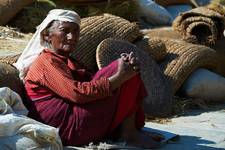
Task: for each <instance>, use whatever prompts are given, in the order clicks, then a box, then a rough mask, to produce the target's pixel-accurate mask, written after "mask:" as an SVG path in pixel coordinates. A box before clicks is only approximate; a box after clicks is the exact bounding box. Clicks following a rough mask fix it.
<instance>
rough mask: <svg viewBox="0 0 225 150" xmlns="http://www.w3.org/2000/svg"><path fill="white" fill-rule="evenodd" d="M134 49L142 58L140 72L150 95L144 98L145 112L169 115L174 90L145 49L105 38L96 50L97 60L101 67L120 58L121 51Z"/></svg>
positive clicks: (155, 114)
mask: <svg viewBox="0 0 225 150" xmlns="http://www.w3.org/2000/svg"><path fill="white" fill-rule="evenodd" d="M131 51H133V52H134V53H136V54H137V56H138V57H139V59H140V74H141V77H142V80H143V82H144V85H145V87H146V90H147V92H148V96H147V97H146V98H145V100H144V109H145V112H146V113H148V114H151V115H154V116H167V115H169V114H170V113H171V110H172V103H173V102H172V91H171V86H170V84H169V82H168V80H167V79H166V78H165V76H164V75H163V73H162V72H161V70H160V68H159V67H158V65H157V64H156V63H155V61H154V60H153V59H152V58H151V57H150V56H148V54H146V53H145V52H144V51H143V50H141V49H139V48H137V47H136V46H135V45H133V44H131V43H129V42H126V41H122V40H113V39H105V40H104V41H102V42H101V43H100V44H99V45H98V47H97V51H96V60H97V64H98V67H99V69H101V68H103V67H104V66H107V65H108V64H110V63H111V62H112V61H113V60H116V59H118V58H120V54H121V53H130V52H131Z"/></svg>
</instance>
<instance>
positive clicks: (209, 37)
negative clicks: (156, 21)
mask: <svg viewBox="0 0 225 150" xmlns="http://www.w3.org/2000/svg"><path fill="white" fill-rule="evenodd" d="M224 25H225V18H224V16H223V15H221V14H219V13H218V12H216V11H213V10H211V9H208V8H207V7H198V8H195V9H192V10H190V11H187V12H184V13H182V14H180V15H179V16H178V17H177V18H176V19H175V20H174V21H173V25H172V26H173V29H174V30H175V31H178V32H180V33H181V34H182V35H183V36H184V39H185V40H187V42H192V43H196V44H197V43H198V44H203V45H212V44H215V43H216V41H217V40H218V39H220V38H221V37H222V33H223V31H224Z"/></svg>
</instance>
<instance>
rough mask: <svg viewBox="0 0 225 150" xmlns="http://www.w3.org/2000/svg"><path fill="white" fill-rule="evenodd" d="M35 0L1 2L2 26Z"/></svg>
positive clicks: (0, 21)
mask: <svg viewBox="0 0 225 150" xmlns="http://www.w3.org/2000/svg"><path fill="white" fill-rule="evenodd" d="M34 1H35V0H1V1H0V25H5V24H6V23H7V22H8V21H9V20H10V19H12V18H13V17H14V16H15V15H16V14H17V13H18V12H19V11H20V10H21V9H22V8H23V7H24V6H26V5H29V4H31V3H33V2H34Z"/></svg>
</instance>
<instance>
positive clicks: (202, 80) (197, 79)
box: [181, 68, 225, 102]
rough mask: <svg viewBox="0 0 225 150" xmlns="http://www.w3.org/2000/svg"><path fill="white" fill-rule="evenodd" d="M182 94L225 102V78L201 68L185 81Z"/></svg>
mask: <svg viewBox="0 0 225 150" xmlns="http://www.w3.org/2000/svg"><path fill="white" fill-rule="evenodd" d="M181 92H182V93H184V94H185V95H186V96H188V97H192V98H201V99H205V100H209V101H223V102H225V78H224V77H222V76H220V75H218V74H216V73H214V72H211V71H209V70H207V69H202V68H201V69H198V70H196V71H195V72H193V73H192V74H191V76H190V77H189V78H188V79H187V80H186V81H185V83H184V84H183V87H182V89H181Z"/></svg>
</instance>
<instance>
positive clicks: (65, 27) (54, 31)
mask: <svg viewBox="0 0 225 150" xmlns="http://www.w3.org/2000/svg"><path fill="white" fill-rule="evenodd" d="M48 30H49V31H48V34H46V35H44V36H45V37H44V39H45V41H47V42H48V43H49V44H51V46H52V48H53V50H54V51H55V52H56V53H57V54H60V55H63V56H66V57H68V56H69V54H70V53H71V52H73V51H74V50H75V48H76V46H77V43H78V40H79V35H80V28H79V26H78V25H77V24H75V23H72V22H60V21H54V22H53V23H52V25H51V27H50V28H49V29H48Z"/></svg>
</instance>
